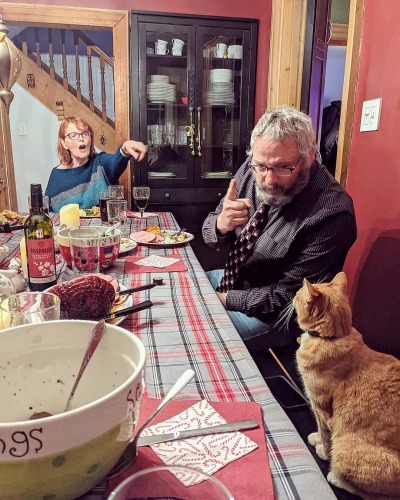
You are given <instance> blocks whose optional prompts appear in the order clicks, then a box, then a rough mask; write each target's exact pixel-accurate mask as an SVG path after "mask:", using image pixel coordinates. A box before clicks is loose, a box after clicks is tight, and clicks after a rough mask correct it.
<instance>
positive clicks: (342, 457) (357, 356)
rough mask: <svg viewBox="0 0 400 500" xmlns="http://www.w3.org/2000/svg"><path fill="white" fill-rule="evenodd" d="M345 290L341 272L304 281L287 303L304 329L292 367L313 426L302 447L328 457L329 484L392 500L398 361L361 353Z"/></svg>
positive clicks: (399, 459) (397, 478)
mask: <svg viewBox="0 0 400 500" xmlns="http://www.w3.org/2000/svg"><path fill="white" fill-rule="evenodd" d="M346 287H347V279H346V275H345V274H344V273H339V274H337V275H336V277H335V278H334V279H333V280H332V281H331V282H330V283H319V284H313V285H312V284H311V283H309V282H308V281H307V280H304V285H303V287H302V288H301V289H300V290H299V291H298V292H297V294H296V296H295V298H294V300H293V304H294V308H295V310H296V312H297V317H298V323H299V325H300V327H301V329H302V330H304V332H305V333H303V334H302V336H301V345H300V348H299V349H298V351H297V355H296V357H297V364H298V369H299V372H300V374H301V376H302V379H303V382H304V387H305V391H306V393H307V396H308V398H309V400H310V403H311V407H312V410H313V412H314V415H315V418H316V421H317V425H318V432H315V433H312V434H310V435H309V436H308V442H309V443H310V444H311V445H313V446H315V448H316V452H317V455H318V456H319V457H320V458H322V459H324V460H330V472H329V474H328V481H329V482H330V483H332V484H333V485H335V486H337V487H339V488H344V489H345V490H348V491H350V492H351V493H355V494H357V495H360V496H361V497H363V498H368V499H369V498H374V499H376V498H382V496H383V495H385V498H396V499H400V417H399V411H400V361H399V360H398V359H396V358H395V357H393V356H389V355H387V354H382V353H379V352H376V351H373V350H372V349H369V348H368V347H367V346H366V345H365V344H364V342H363V339H362V336H361V335H360V333H359V332H358V331H357V330H356V329H355V328H352V326H351V321H352V315H351V309H350V305H349V301H348V298H347V294H346ZM376 335H379V332H376Z"/></svg>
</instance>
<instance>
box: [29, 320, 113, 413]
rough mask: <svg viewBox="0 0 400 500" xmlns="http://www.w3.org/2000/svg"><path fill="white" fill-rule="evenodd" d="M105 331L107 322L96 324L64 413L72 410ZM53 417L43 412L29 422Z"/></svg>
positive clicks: (102, 321) (101, 321)
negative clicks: (74, 398) (73, 401)
mask: <svg viewBox="0 0 400 500" xmlns="http://www.w3.org/2000/svg"><path fill="white" fill-rule="evenodd" d="M105 329H106V322H105V321H104V319H101V320H100V321H99V322H98V323H97V324H96V326H95V327H94V328H93V331H92V336H91V337H90V340H89V344H88V346H87V348H86V351H85V355H84V356H83V360H82V363H81V367H80V368H79V373H78V375H77V377H76V379H75V382H74V385H73V387H72V389H71V392H70V394H69V397H68V401H67V404H66V405H65V409H64V413H65V412H67V411H70V410H71V405H72V399H73V397H74V394H75V391H76V388H77V386H78V384H79V381H80V379H81V377H82V375H83V372H84V371H85V369H86V367H87V365H88V363H89V361H90V359H91V357H92V356H93V353H94V351H95V350H96V348H97V346H98V345H99V342H100V340H101V338H102V337H103V334H104V331H105ZM52 416H53V414H52V413H48V412H47V411H42V412H39V413H34V414H33V415H31V417H30V418H29V420H36V419H39V418H46V417H52Z"/></svg>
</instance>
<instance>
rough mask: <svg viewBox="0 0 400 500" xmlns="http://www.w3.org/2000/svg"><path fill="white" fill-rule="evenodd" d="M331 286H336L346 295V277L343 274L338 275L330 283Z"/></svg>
mask: <svg viewBox="0 0 400 500" xmlns="http://www.w3.org/2000/svg"><path fill="white" fill-rule="evenodd" d="M331 284H332V285H335V286H338V287H339V288H341V289H342V290H343V292H345V293H346V290H347V276H346V275H345V273H344V272H340V273H338V274H337V275H336V276H335V277H334V278H333V280H332V281H331Z"/></svg>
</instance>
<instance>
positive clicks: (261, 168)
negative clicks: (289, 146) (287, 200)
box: [250, 156, 301, 177]
mask: <svg viewBox="0 0 400 500" xmlns="http://www.w3.org/2000/svg"><path fill="white" fill-rule="evenodd" d="M300 160H301V156H300V157H299V159H298V160H297V161H296V164H295V165H294V166H293V167H287V166H285V167H268V166H266V165H259V164H258V163H256V162H250V167H251V168H252V169H253V170H254V172H256V173H257V174H265V173H268V172H272V173H273V174H275V175H277V176H278V177H289V176H290V175H292V172H293V170H294V169H295V168H296V167H297V165H298V164H299V162H300Z"/></svg>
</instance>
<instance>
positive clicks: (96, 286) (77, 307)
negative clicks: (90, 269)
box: [47, 274, 115, 320]
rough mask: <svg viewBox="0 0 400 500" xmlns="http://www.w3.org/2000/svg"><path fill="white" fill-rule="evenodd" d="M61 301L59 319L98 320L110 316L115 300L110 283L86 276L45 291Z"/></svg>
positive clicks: (102, 279) (98, 277) (96, 277)
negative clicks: (56, 296)
mask: <svg viewBox="0 0 400 500" xmlns="http://www.w3.org/2000/svg"><path fill="white" fill-rule="evenodd" d="M47 291H48V292H50V293H54V294H55V295H58V296H59V297H60V299H61V319H89V320H98V319H101V318H105V317H107V316H109V315H110V313H111V309H112V306H113V305H114V300H115V289H114V286H113V284H112V283H110V282H109V281H107V280H106V279H104V278H102V277H100V276H98V275H95V274H87V275H84V276H79V277H78V278H74V279H72V280H70V281H65V282H64V283H59V284H58V285H54V286H52V287H51V288H49V289H48V290H47Z"/></svg>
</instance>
